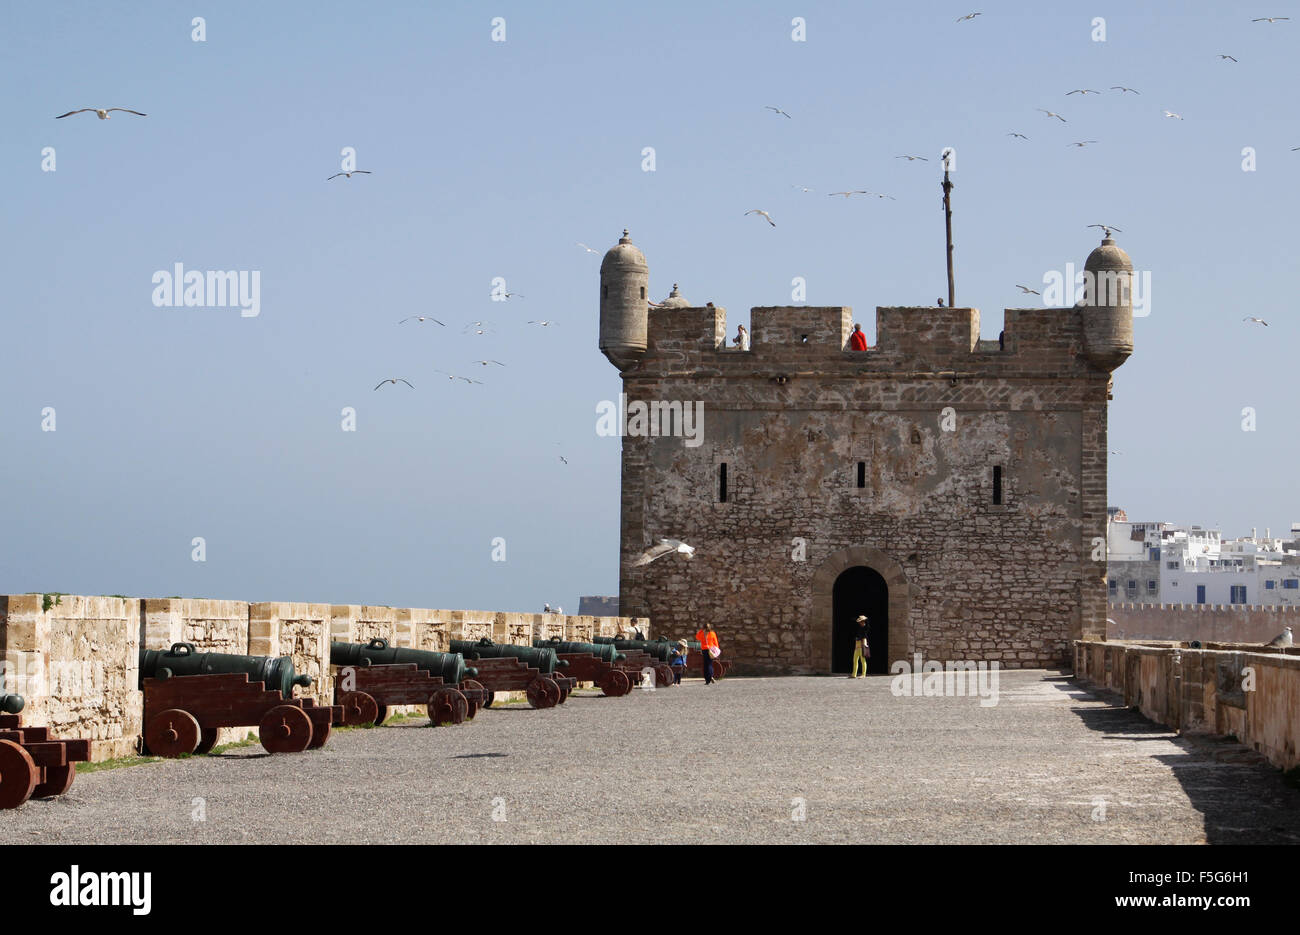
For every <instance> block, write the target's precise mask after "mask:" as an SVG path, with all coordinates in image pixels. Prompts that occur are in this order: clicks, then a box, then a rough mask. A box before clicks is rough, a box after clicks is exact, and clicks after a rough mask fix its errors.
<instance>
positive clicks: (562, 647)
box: [533, 639, 627, 665]
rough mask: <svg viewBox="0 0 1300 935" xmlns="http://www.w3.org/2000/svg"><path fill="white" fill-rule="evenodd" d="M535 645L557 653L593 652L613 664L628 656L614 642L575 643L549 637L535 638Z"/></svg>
mask: <svg viewBox="0 0 1300 935" xmlns="http://www.w3.org/2000/svg"><path fill="white" fill-rule="evenodd" d="M533 645H534V646H535V647H537V648H538V649H551V650H554V651H555V652H556V653H591V655H593V656H595V657H596V658H597V659H600V660H602V661H604V662H608V663H610V664H611V665H613V664H614V663H615V662H621V661H622V660H623V659H626V658H627V657H626V656H624V655H623V654H622V653H620V652H619V651H618V647H617V646H615V645H614V644H612V643H575V642H572V641H566V640H557V639H549V640H533Z"/></svg>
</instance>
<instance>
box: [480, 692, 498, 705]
mask: <svg viewBox="0 0 1300 935" xmlns="http://www.w3.org/2000/svg"><path fill="white" fill-rule="evenodd" d="M496 700H497V693H496V692H488V696H487V701H485V702H483V707H485V708H490V707H492V702H494V701H496Z"/></svg>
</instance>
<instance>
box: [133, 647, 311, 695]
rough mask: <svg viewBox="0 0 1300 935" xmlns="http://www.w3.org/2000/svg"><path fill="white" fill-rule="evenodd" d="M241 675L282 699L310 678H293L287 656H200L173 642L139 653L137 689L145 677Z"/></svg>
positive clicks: (200, 654)
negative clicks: (162, 647) (264, 685)
mask: <svg viewBox="0 0 1300 935" xmlns="http://www.w3.org/2000/svg"><path fill="white" fill-rule="evenodd" d="M232 672H243V673H245V674H246V675H247V676H248V680H249V681H250V682H264V683H265V684H266V687H267V689H269V690H271V691H278V692H279V693H280V694H281V696H283V697H284V698H285V699H286V700H288V699H290V698H292V697H293V687H294V686H295V685H301V686H302V687H303V688H308V687H310V686H311V676H310V675H297V674H295V673H294V671H293V659H291V658H290V657H289V656H237V655H233V654H231V653H201V652H199V651H198V650H197V649H195V647H194V644H193V643H173V644H172V648H171V649H168V650H161V649H142V650H140V688H141V689H143V688H144V680H145V679H149V678H156V679H166V678H171V677H172V676H173V675H177V676H184V675H225V674H228V673H232Z"/></svg>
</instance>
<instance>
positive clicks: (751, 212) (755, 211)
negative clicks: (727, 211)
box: [745, 208, 776, 227]
mask: <svg viewBox="0 0 1300 935" xmlns="http://www.w3.org/2000/svg"><path fill="white" fill-rule="evenodd" d="M751 214H761V215H762V216H763V217H765V218H767V223H769V224H771V225H772V226H773V227H776V221H774V220H772V215H770V214H768V213H767V212H766V211H764V210H762V209H761V208H753V209H751V210H749V211H746V212H745V216H746V217H748V216H749V215H751Z"/></svg>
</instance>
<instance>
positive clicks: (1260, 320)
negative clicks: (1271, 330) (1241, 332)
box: [1242, 317, 1268, 328]
mask: <svg viewBox="0 0 1300 935" xmlns="http://www.w3.org/2000/svg"><path fill="white" fill-rule="evenodd" d="M1242 321H1253V322H1256V323H1258V324H1261V325H1263V326H1264V327H1265V328H1267V327H1268V322H1266V321H1265V320H1264V319H1262V318H1254V317H1250V318H1243V319H1242Z"/></svg>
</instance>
